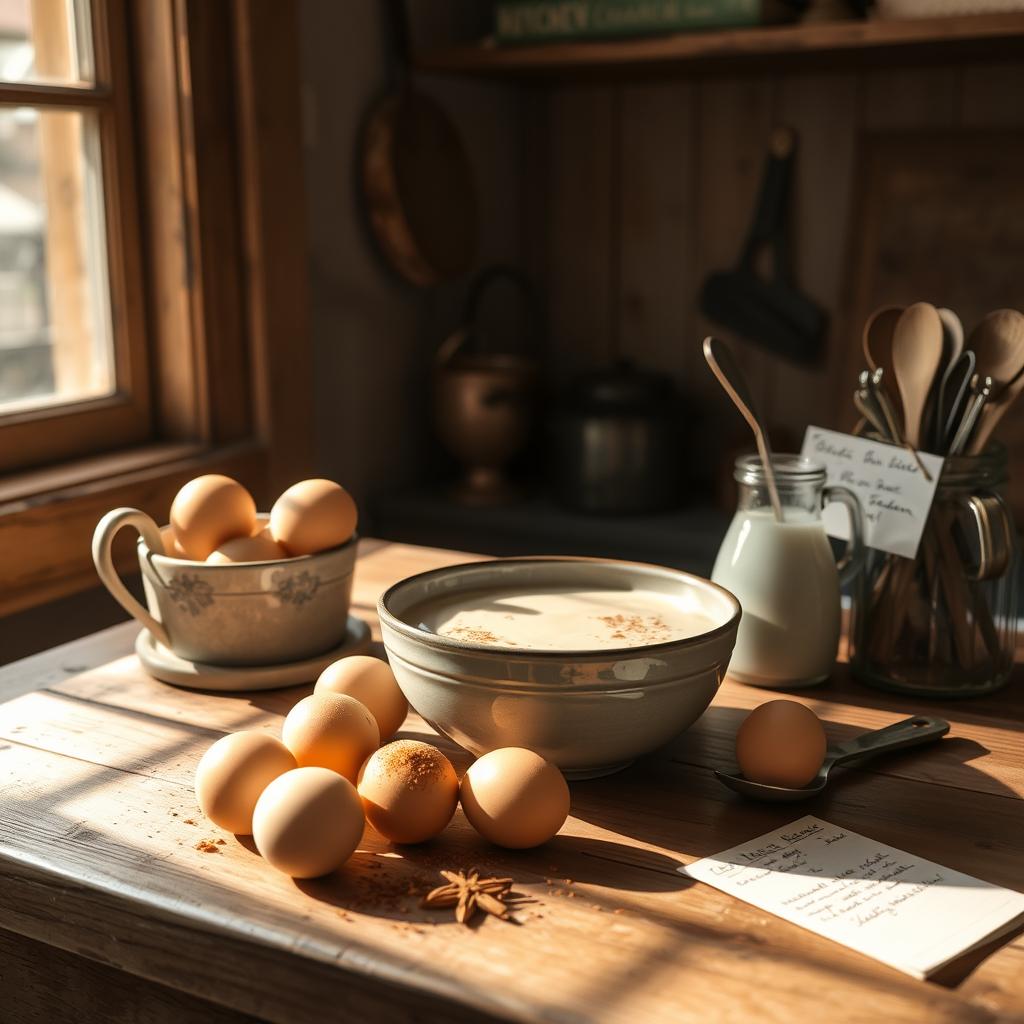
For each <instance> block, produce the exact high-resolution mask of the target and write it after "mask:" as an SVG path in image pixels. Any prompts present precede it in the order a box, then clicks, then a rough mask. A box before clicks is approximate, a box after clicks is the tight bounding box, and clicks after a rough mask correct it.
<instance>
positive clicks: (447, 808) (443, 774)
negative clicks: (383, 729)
mask: <svg viewBox="0 0 1024 1024" xmlns="http://www.w3.org/2000/svg"><path fill="white" fill-rule="evenodd" d="M359 795H360V797H362V800H363V810H364V811H365V812H366V820H367V821H369V823H370V824H371V825H372V826H373V827H374V828H375V829H376V830H377V831H378V832H379V833H380V834H381V835H382V836H384V838H385V839H390V840H391V842H393V843H422V842H424V841H425V840H427V839H433V838H434V836H436V835H437V834H438V833H439V832H442V831H443V830H444V828H445V826H447V824H448V822H450V821H451V820H452V815H453V814H454V813H455V806H456V804H458V802H459V779H458V776H457V775H456V774H455V769H454V768H453V767H452V763H451V761H449V760H448V758H447V757H445V756H444V754H442V753H441V751H440V750H438V749H437V747H432V746H431V745H430V744H429V743H420V742H419V741H418V740H396V741H395V742H394V743H389V744H388V745H387V746H386V747H381V748H380V750H378V751H377V753H375V754H374V755H373V756H372V757H371V758H370V759H369V760H368V761H367V762H366V764H365V765H363V770H362V772H361V773H360V776H359Z"/></svg>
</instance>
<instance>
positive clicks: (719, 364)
mask: <svg viewBox="0 0 1024 1024" xmlns="http://www.w3.org/2000/svg"><path fill="white" fill-rule="evenodd" d="M704 358H705V359H706V360H707V364H708V366H710V367H711V372H712V373H713V374H714V375H715V376H716V377H717V378H718V383H719V384H721V385H722V388H723V389H724V390H725V393H726V394H727V395H728V396H729V397H730V398H731V399H732V403H733V405H735V406H736V408H737V409H739V411H740V412H741V413H742V414H743V418H744V419H745V420H746V421H747V423H749V424H750V429H751V430H752V431H753V432H754V440H755V441H756V442H757V451H758V454H759V455H760V456H761V465H762V466H763V467H764V476H765V480H766V481H767V483H768V497H769V498H770V499H771V503H772V511H773V512H774V513H775V519H776V521H777V522H780V523H781V522H782V521H783V516H782V502H781V501H780V500H779V489H778V487H776V485H775V469H774V467H773V465H772V450H771V446H770V445H769V444H768V433H767V431H766V430H765V429H764V427H763V426H762V425H761V418H760V417H759V416H758V415H757V412H756V410H755V407H754V396H753V395H752V394H751V393H750V388H749V387H748V386H747V381H746V378H745V377H744V376H743V371H742V370H741V369H740V368H739V366H738V365H737V363H736V360H735V359H734V358H733V355H732V353H731V352H730V351H729V350H728V349H727V348H726V347H725V345H724V344H723V343H722V342H720V341H719V340H718V339H717V338H711V337H707V338H705V339H704Z"/></svg>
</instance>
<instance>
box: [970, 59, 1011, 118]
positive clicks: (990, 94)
mask: <svg viewBox="0 0 1024 1024" xmlns="http://www.w3.org/2000/svg"><path fill="white" fill-rule="evenodd" d="M959 113H960V120H961V122H962V123H963V124H965V125H970V126H971V127H973V128H994V127H999V128H1019V127H1021V126H1024V61H1018V62H1016V63H1014V64H972V65H969V66H968V67H966V68H964V69H963V74H962V77H961V80H960V110H959Z"/></svg>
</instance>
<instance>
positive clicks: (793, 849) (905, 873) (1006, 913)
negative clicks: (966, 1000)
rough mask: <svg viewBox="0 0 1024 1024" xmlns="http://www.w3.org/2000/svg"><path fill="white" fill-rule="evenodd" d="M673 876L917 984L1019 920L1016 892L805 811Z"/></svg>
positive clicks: (1022, 899)
mask: <svg viewBox="0 0 1024 1024" xmlns="http://www.w3.org/2000/svg"><path fill="white" fill-rule="evenodd" d="M679 870H680V872H682V873H683V874H686V875H689V876H690V877H691V878H695V879H697V880H698V881H701V882H707V883H708V884H709V885H713V886H714V887H715V888H716V889H721V890H722V892H726V893H728V894H729V895H731V896H735V897H737V898H738V899H741V900H743V901H744V902H746V903H752V904H753V905H754V906H755V907H760V908H761V909H762V910H767V911H768V912H769V913H772V914H776V915H777V916H779V917H782V918H785V920H787V921H792V922H793V923H794V924H798V925H800V926H801V927H802V928H807V929H809V930H810V931H812V932H816V933H817V934H818V935H823V936H824V937H825V938H827V939H832V940H833V941H835V942H841V943H842V944H843V945H844V946H849V947H850V948H851V949H855V950H857V951H858V952H860V953H864V954H866V955H867V956H870V957H874V958H875V959H876V960H881V961H882V962H883V963H886V964H889V965H890V966H891V967H896V968H898V969H899V970H901V971H905V972H906V973H907V974H912V975H913V976H914V977H917V978H925V977H927V976H928V975H929V974H932V973H934V972H935V971H937V970H938V969H939V968H940V967H942V966H943V965H945V964H947V963H949V962H950V961H951V960H953V959H955V958H956V957H958V956H960V955H961V954H962V953H966V952H968V951H969V950H971V949H974V948H975V947H976V946H980V945H982V944H983V943H984V942H985V941H987V940H989V939H993V938H997V937H998V936H999V935H1001V934H1006V933H1008V932H1010V931H1012V930H1013V929H1014V928H1015V927H1016V926H1017V925H1018V924H1020V923H1021V922H1022V921H1024V895H1022V894H1021V893H1017V892H1013V891H1012V890H1010V889H1001V888H1000V887H999V886H995V885H990V884H989V883H988V882H982V881H979V880H978V879H977V878H971V877H970V875H964V874H961V873H960V872H959V871H953V870H952V869H950V868H944V867H942V866H941V865H939V864H935V863H933V862H932V861H930V860H924V859H923V858H921V857H915V856H912V855H911V854H909V853H904V852H903V851H901V850H895V849H893V848H892V847H891V846H886V845H885V844H883V843H876V842H875V841H874V840H872V839H867V838H865V837H864V836H862V835H858V834H857V833H856V832H851V831H850V830H849V829H845V828H838V827H837V826H835V825H829V824H828V823H827V822H824V821H822V820H821V819H820V818H815V817H813V816H810V815H808V816H807V817H806V818H801V819H800V820H799V821H794V822H793V824H792V825H787V826H785V827H783V828H781V829H779V830H778V831H776V832H770V833H768V834H767V835H763V836H759V837H758V838H757V839H753V840H751V841H750V842H749V843H744V844H743V845H742V846H735V847H733V848H732V849H731V850H726V851H725V852H724V853H718V854H715V855H714V856H712V857H705V858H704V859H703V860H698V861H695V862H694V863H693V864H689V865H687V866H686V867H683V868H680V869H679Z"/></svg>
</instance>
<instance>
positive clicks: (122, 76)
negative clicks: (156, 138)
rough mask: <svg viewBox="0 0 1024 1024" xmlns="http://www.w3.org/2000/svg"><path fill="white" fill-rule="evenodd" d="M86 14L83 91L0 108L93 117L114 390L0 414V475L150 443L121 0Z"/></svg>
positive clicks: (1, 93) (103, 2) (11, 93)
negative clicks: (88, 51)
mask: <svg viewBox="0 0 1024 1024" xmlns="http://www.w3.org/2000/svg"><path fill="white" fill-rule="evenodd" d="M90 15H91V21H92V32H91V35H92V41H93V60H92V66H93V69H94V81H93V83H92V84H82V85H47V84H36V83H33V84H4V83H0V104H3V105H5V106H12V105H16V106H31V107H34V108H35V109H38V110H41V111H44V112H46V111H61V112H71V113H78V114H81V115H82V117H83V118H87V119H91V118H95V123H96V128H97V129H98V135H99V147H100V153H101V173H102V184H103V212H104V222H105V238H104V242H105V248H106V256H107V279H108V282H109V295H110V318H109V319H110V329H111V334H112V341H113V347H114V353H113V354H114V370H115V379H116V386H115V391H114V393H113V394H111V395H107V396H103V397H100V398H88V399H82V400H75V401H70V402H61V403H53V404H45V405H40V406H38V407H33V408H31V409H26V410H24V411H20V412H14V413H10V414H6V415H4V416H3V417H2V418H0V472H10V471H11V470H17V469H22V468H25V467H35V466H38V465H41V464H43V463H46V462H56V461H58V460H66V459H68V458H73V457H75V456H81V455H84V454H93V453H95V452H97V451H102V450H104V449H113V448H116V447H122V446H124V445H127V444H131V443H133V442H141V441H143V440H145V439H146V438H147V437H148V436H149V435H150V429H151V419H150V413H151V409H150V381H149V369H148V352H147V346H146V335H145V321H144V309H143V306H142V302H141V297H142V277H141V274H140V269H141V263H142V260H141V250H140V247H139V232H138V217H137V209H138V206H137V198H136V194H135V183H136V173H135V164H134V140H133V126H132V111H131V89H130V83H129V74H130V67H129V63H128V47H127V40H126V38H125V31H124V30H125V0H91V3H90ZM87 130H88V129H87ZM43 173H44V174H46V173H47V171H46V169H44V172H43ZM50 173H52V170H51V172H50Z"/></svg>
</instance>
